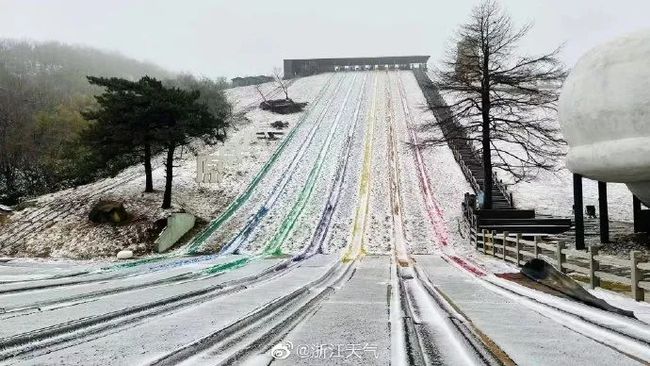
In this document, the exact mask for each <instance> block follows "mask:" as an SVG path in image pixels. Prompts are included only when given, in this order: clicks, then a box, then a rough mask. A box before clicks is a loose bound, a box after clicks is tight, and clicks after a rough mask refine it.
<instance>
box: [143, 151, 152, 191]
mask: <svg viewBox="0 0 650 366" xmlns="http://www.w3.org/2000/svg"><path fill="white" fill-rule="evenodd" d="M144 176H145V183H144V191H145V192H153V174H152V172H151V144H150V143H148V142H145V144H144Z"/></svg>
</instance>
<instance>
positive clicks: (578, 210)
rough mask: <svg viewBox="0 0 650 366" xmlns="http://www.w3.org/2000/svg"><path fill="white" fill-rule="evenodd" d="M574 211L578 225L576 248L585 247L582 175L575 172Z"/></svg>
mask: <svg viewBox="0 0 650 366" xmlns="http://www.w3.org/2000/svg"><path fill="white" fill-rule="evenodd" d="M573 211H574V214H575V225H576V249H578V250H581V249H585V221H584V220H585V216H584V212H583V206H582V175H580V174H573Z"/></svg>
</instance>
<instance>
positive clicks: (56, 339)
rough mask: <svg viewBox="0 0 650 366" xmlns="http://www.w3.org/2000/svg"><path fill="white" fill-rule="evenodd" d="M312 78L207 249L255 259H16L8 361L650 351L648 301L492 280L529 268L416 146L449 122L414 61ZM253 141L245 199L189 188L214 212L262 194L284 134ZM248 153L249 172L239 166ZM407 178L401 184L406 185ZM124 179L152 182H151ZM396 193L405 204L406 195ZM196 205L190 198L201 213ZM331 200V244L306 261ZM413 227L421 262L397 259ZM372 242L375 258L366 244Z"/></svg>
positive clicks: (613, 357)
mask: <svg viewBox="0 0 650 366" xmlns="http://www.w3.org/2000/svg"><path fill="white" fill-rule="evenodd" d="M300 87H302V88H304V90H302V91H300V92H295V94H294V95H293V97H294V99H298V100H299V96H304V95H308V96H309V97H307V96H305V98H309V100H312V101H313V103H312V104H311V105H310V108H309V110H308V111H307V112H305V113H304V114H302V115H296V116H292V117H291V118H293V119H292V120H290V123H292V124H294V125H295V124H299V125H298V126H296V130H295V135H294V137H293V138H292V139H291V140H290V141H289V143H288V144H287V145H286V146H285V148H284V149H283V150H282V151H281V153H280V155H279V156H278V158H277V160H276V162H275V163H273V164H272V166H271V167H270V169H269V171H268V173H267V174H266V175H265V176H264V177H263V178H262V179H261V180H260V181H259V184H257V185H256V186H255V187H254V188H253V189H252V191H251V194H250V196H249V197H248V199H246V200H245V202H244V203H243V204H242V205H241V206H240V207H239V208H238V209H237V210H236V211H235V212H234V213H233V214H232V215H231V216H229V218H227V219H226V220H225V221H224V223H223V225H222V226H220V228H219V229H218V230H217V231H216V232H215V233H214V234H213V235H211V236H209V238H208V240H206V241H205V242H202V243H200V244H201V245H202V246H203V247H204V249H206V248H207V249H210V250H214V249H218V248H220V247H222V246H223V245H224V244H227V243H231V242H233V238H243V239H242V240H239V241H237V243H238V245H241V247H240V248H239V249H240V250H239V254H234V255H233V254H222V255H208V256H194V257H190V258H185V257H174V256H170V257H165V258H154V257H150V258H149V259H151V260H152V261H151V262H126V263H125V265H124V266H115V265H114V264H110V263H106V262H84V261H79V262H77V263H75V262H72V261H46V260H36V261H35V260H20V259H19V260H9V261H8V262H7V263H0V307H2V308H3V309H2V311H0V321H1V322H2V324H3V327H2V329H1V330H0V363H6V364H56V363H66V364H79V365H80V364H84V365H85V364H106V363H110V364H118V365H130V364H143V363H146V364H158V365H160V364H164V365H167V364H215V363H219V362H225V363H228V364H239V363H244V362H245V361H248V362H250V364H260V363H264V364H269V363H271V362H273V361H274V356H275V361H278V362H279V361H281V359H280V358H281V357H284V356H285V353H283V352H285V351H287V352H289V353H288V354H286V356H287V358H286V359H284V361H282V362H284V363H285V364H319V363H321V364H332V363H335V364H336V363H340V364H359V365H371V364H377V365H385V364H388V363H389V362H390V363H391V364H407V363H408V358H407V357H411V358H412V359H417V358H418V357H422V358H424V359H426V360H437V362H438V363H440V364H445V365H466V364H488V362H486V360H488V359H490V360H492V359H494V358H495V357H496V358H498V359H499V360H500V362H501V363H503V364H512V363H516V364H520V365H539V364H567V365H569V364H570V365H581V364H590V365H592V364H593V365H610V364H631V365H632V364H641V363H643V362H648V361H650V354H648V351H647V349H648V347H647V345H648V344H650V343H649V342H650V331H648V329H649V327H648V322H649V321H650V318H648V314H650V311H649V309H650V306H648V305H647V304H645V303H643V304H642V303H637V302H634V301H631V300H629V299H625V298H622V297H621V296H619V295H616V294H613V293H610V292H604V291H601V290H597V291H594V294H596V295H597V296H602V297H604V298H606V299H607V300H608V301H610V302H611V303H612V304H614V305H617V306H620V307H623V308H626V309H630V310H633V311H635V313H636V314H637V317H638V319H639V320H634V319H628V318H622V317H620V316H618V315H613V314H610V313H607V312H604V311H602V310H599V309H594V308H590V307H587V306H586V305H582V304H577V303H575V302H572V301H568V300H566V299H559V298H555V297H553V296H551V295H548V294H544V293H541V292H537V291H535V290H531V289H528V288H524V287H521V286H519V285H516V284H514V283H508V282H504V281H506V280H503V279H500V278H498V277H496V276H494V275H492V274H491V273H492V272H503V271H514V270H516V269H515V268H514V267H512V266H509V265H507V264H504V263H503V262H502V261H498V260H495V259H494V258H487V257H484V256H482V255H480V254H479V253H478V252H476V250H475V249H474V248H472V247H471V246H470V245H469V243H468V240H467V239H465V238H463V237H462V235H461V232H460V230H459V220H460V214H461V213H460V211H461V210H460V207H459V205H460V202H461V200H462V199H463V195H464V193H465V192H467V191H469V189H470V187H469V185H468V183H467V182H466V181H465V179H464V177H463V174H462V172H461V171H460V168H459V167H458V166H457V164H456V163H455V161H454V158H453V156H452V154H451V152H450V151H449V149H448V148H447V147H446V146H440V147H437V148H427V149H421V150H416V149H415V148H414V147H413V146H412V145H410V144H409V142H411V141H412V139H413V138H414V135H413V134H411V132H413V131H415V132H416V134H415V138H416V139H419V140H421V139H424V138H426V137H427V136H428V135H427V134H434V133H439V132H438V131H435V130H427V131H426V132H423V131H422V130H421V127H422V126H424V125H426V124H429V123H430V122H431V121H432V119H433V116H432V114H431V113H430V112H429V111H428V110H426V109H425V108H423V105H424V98H423V96H422V93H421V92H420V90H419V88H418V86H417V83H416V81H415V79H414V77H413V75H412V73H410V72H399V73H397V72H384V71H381V72H358V73H337V74H325V75H319V76H315V77H312V78H305V79H299V80H297V81H296V82H295V83H294V84H293V85H292V88H300ZM292 90H293V89H292ZM296 90H297V89H296ZM244 91H247V92H248V93H249V94H250V95H248V97H246V95H245V92H244ZM236 92H238V91H237V90H233V91H229V93H236ZM239 92H240V93H241V96H240V97H239V98H240V99H241V100H242V101H243V102H241V103H240V107H238V108H242V109H241V110H244V108H243V107H242V106H245V105H247V104H246V103H247V102H246V100H251V101H254V100H255V97H254V96H253V94H252V93H251V90H250V89H241V90H240V91H239ZM303 93H304V94H303ZM246 98H249V99H246ZM248 105H249V106H250V103H248ZM258 113H259V115H258V116H257V117H256V118H257V119H253V118H252V117H251V116H254V115H256V114H258ZM247 116H249V117H250V118H251V122H250V123H249V124H243V125H241V126H240V130H239V131H237V132H235V133H233V135H232V136H233V137H232V138H233V139H235V138H237V136H240V135H239V133H244V132H243V131H248V133H250V134H251V135H252V134H254V132H255V131H256V130H257V129H259V125H255V123H268V122H269V121H271V120H273V118H274V117H275V116H273V115H270V116H265V113H264V112H259V111H256V110H253V109H251V110H249V111H248V112H247ZM264 118H266V120H264ZM260 121H262V122H260ZM373 126H374V128H370V127H373ZM390 130H392V131H393V135H392V138H391V134H390V133H389V131H390ZM351 132H354V133H353V134H352V133H351ZM348 137H349V138H350V143H351V145H350V149H349V151H348V149H347V148H346V142H347V139H348ZM251 138H252V137H251ZM254 141H255V142H257V141H256V140H254ZM238 142H239V144H241V145H242V149H244V148H246V149H249V150H246V151H256V152H257V153H258V154H260V156H259V157H258V158H257V159H253V158H244V157H242V158H237V159H236V160H235V162H234V163H232V164H224V167H226V168H224V169H225V170H226V171H228V172H231V173H232V174H233V175H236V176H238V177H239V178H236V177H232V178H228V179H231V181H230V182H231V183H229V187H230V188H229V189H231V191H228V192H230V193H224V192H226V191H225V190H224V191H223V192H222V191H218V189H224V188H223V187H221V185H222V184H223V182H222V183H214V184H210V185H206V187H205V188H204V189H205V190H206V192H207V193H205V194H204V195H202V196H199V195H198V194H196V197H194V196H192V194H190V193H187V196H183V195H182V194H181V195H180V196H178V197H181V199H182V197H187V198H185V200H187V202H190V203H191V202H194V205H195V206H194V207H195V208H194V210H195V211H194V212H196V213H197V214H200V213H202V214H203V215H204V216H202V217H203V218H204V219H209V218H214V217H216V216H217V215H218V214H219V213H220V212H222V211H223V210H224V208H225V206H226V205H227V204H228V203H229V202H230V201H231V200H232V198H233V197H234V196H235V195H236V194H238V193H240V192H244V191H245V189H246V187H245V186H246V185H247V183H248V182H249V181H251V179H252V177H253V175H254V174H256V172H257V169H259V168H260V167H261V166H262V164H264V161H265V159H268V157H269V156H270V154H271V152H272V150H273V148H274V147H275V145H277V142H276V143H270V145H269V146H268V148H269V149H268V150H267V149H266V148H267V146H266V144H267V143H266V142H261V143H256V144H252V145H251V144H250V143H251V142H252V141H251V140H245V139H244V138H243V137H242V139H241V140H238ZM228 143H229V142H226V144H228ZM233 143H235V142H233ZM393 143H394V145H393ZM246 144H248V145H246ZM251 146H252V147H251ZM393 147H394V148H395V150H392V149H393ZM215 149H216V151H219V150H218V147H217V148H215ZM256 149H259V150H256ZM391 151H394V152H395V154H390V152H391ZM416 152H418V154H416ZM366 153H370V154H371V155H370V156H369V158H368V159H367V160H365V159H364V154H366ZM420 154H421V155H420ZM419 156H421V157H422V162H418V161H417V158H418V157H419ZM345 158H347V159H348V164H347V170H346V173H345V174H344V175H343V176H342V177H343V180H342V184H340V185H339V184H338V183H341V182H340V181H338V180H337V170H338V169H340V168H341V167H342V166H344V165H342V164H341V162H344V161H345ZM188 160H189V161H190V162H191V163H194V160H193V159H188ZM240 161H241V162H243V163H242V164H243V165H242V166H244V167H245V168H246V169H247V170H246V171H245V172H243V173H242V174H241V175H237V174H236V173H234V172H233V171H236V170H237V169H242V168H241V166H240V165H239V164H238V163H240ZM366 161H367V162H368V164H369V165H368V166H367V164H365V162H366ZM190 162H188V163H187V167H186V168H183V167H181V168H179V172H182V171H183V170H187V171H189V172H190V173H191V174H190V173H187V183H186V184H187V185H190V184H191V183H190V182H191V181H192V178H193V173H192V169H193V168H192V167H191V166H190ZM182 165H183V166H185V165H184V164H182ZM227 167H230V168H227ZM366 167H367V168H368V170H367V171H366V170H365V169H364V168H366ZM394 167H396V168H397V169H396V171H390V169H391V168H394ZM134 169H135V168H134ZM249 169H250V170H252V171H248V170H249ZM242 171H243V169H242ZM368 172H369V173H370V174H366V173H368ZM393 173H396V175H395V174H393ZM179 174H181V173H179ZM391 174H393V175H392V176H393V177H395V176H396V177H397V180H398V182H394V181H393V183H394V184H393V185H392V186H391V184H390V182H391ZM423 182H429V183H428V185H430V187H429V186H428V185H425V184H423ZM194 184H195V183H194ZM123 185H133V186H134V187H133V188H131V189H132V190H133V192H134V193H132V194H133V195H136V194H137V193H135V192H137V189H138V188H137V187H138V186H137V185H136V184H135V183H128V184H126V183H124V184H123ZM195 185H196V184H195ZM338 187H340V189H341V191H340V199H339V201H337V202H338V204H337V205H336V206H331V204H332V201H329V202H328V197H330V196H331V193H332V192H337V191H336V190H337V189H338ZM429 188H430V191H431V195H430V197H428V196H427V195H426V191H427V189H429ZM120 189H125V188H111V189H110V190H108V191H111V192H112V191H120ZM366 189H367V190H366ZM181 191H182V189H181ZM188 192H189V191H188ZM219 194H220V195H222V196H223V197H211V196H210V195H219ZM52 196H56V195H52ZM208 196H210V197H208ZM396 196H397V197H398V198H399V201H400V204H398V205H396V206H395V205H394V206H393V207H391V201H392V200H395V197H396ZM364 197H365V198H368V206H367V208H368V210H367V211H366V210H364V209H363V206H364V205H365V204H364V202H366V201H365V200H362V199H361V198H364ZM44 199H45V198H44ZM50 199H52V198H50ZM211 200H213V201H211ZM53 201H55V200H54V199H53ZM187 202H184V201H177V202H176V204H177V205H179V206H180V205H181V203H182V204H183V205H184V206H183V207H186V209H188V210H189V208H187V207H190V206H189V205H190V203H187ZM211 202H212V203H211ZM329 210H334V212H333V214H332V217H331V222H330V223H329V224H328V225H326V227H327V228H328V234H327V235H326V236H325V240H324V243H322V244H323V245H322V249H323V251H324V252H326V253H327V254H322V253H318V251H317V250H316V251H312V252H310V253H312V254H313V255H311V256H306V257H303V256H299V255H298V254H300V253H301V252H302V251H303V249H305V247H306V246H307V245H310V244H311V243H312V241H311V240H312V238H313V237H314V235H315V230H316V225H318V224H319V222H320V221H319V220H320V219H321V218H323V217H325V216H326V214H327V213H328V211H329ZM396 210H398V211H396ZM355 215H362V216H363V215H367V218H368V225H366V226H365V227H362V228H356V227H353V222H356V221H355V220H356V219H358V218H355ZM395 217H401V221H402V222H403V224H404V225H403V230H402V229H400V228H399V224H400V221H398V220H394V218H395ZM258 218H259V219H258ZM359 222H365V220H364V219H363V218H362V219H361V220H359ZM440 225H441V226H442V227H440ZM55 227H56V226H55ZM399 235H403V236H404V239H405V243H404V244H405V247H406V250H407V251H408V252H409V253H408V255H407V257H409V258H407V260H406V261H401V260H400V259H398V260H399V262H397V261H396V255H395V254H396V251H397V249H398V248H396V246H399V245H400V243H399V241H400V238H399V237H398V236H399ZM275 237H279V238H282V240H281V241H280V242H279V249H281V250H280V252H281V253H280V254H279V255H278V253H277V252H275V251H273V255H266V254H268V249H269V245H270V244H269V243H273V240H272V238H275ZM358 238H361V240H362V241H363V245H364V247H365V249H366V253H365V254H364V253H363V252H362V253H360V254H359V255H357V254H355V253H353V254H352V255H348V254H347V253H348V251H347V250H348V249H350V248H349V247H350V245H351V244H352V243H351V241H352V240H357V239H358ZM396 238H397V239H396ZM182 249H183V248H181V249H179V251H178V253H177V254H181V253H182ZM344 253H345V255H344V256H342V254H344ZM419 254H421V255H419ZM342 257H343V258H342ZM341 258H342V259H343V260H341ZM154 259H155V261H154ZM472 266H477V267H478V268H477V269H476V270H474V271H473V270H471V268H472ZM399 329H404V331H396V330H399ZM406 341H408V342H409V345H410V346H409V347H408V348H407V347H406ZM323 347H325V348H326V349H324V348H323ZM337 351H338V352H339V353H338V354H339V355H340V356H338V357H337V356H336V355H337V353H336V352H337ZM322 352H324V353H322ZM355 352H356V353H355ZM357 353H358V356H357ZM346 356H347V357H346ZM631 356H633V357H631ZM634 357H636V359H635V358H634ZM282 362H280V363H282Z"/></svg>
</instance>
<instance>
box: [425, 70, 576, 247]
mask: <svg viewBox="0 0 650 366" xmlns="http://www.w3.org/2000/svg"><path fill="white" fill-rule="evenodd" d="M413 73H414V75H415V79H416V80H417V82H418V85H419V86H420V89H422V93H423V94H424V97H425V98H426V100H427V104H428V105H429V108H430V109H431V110H432V111H433V114H434V116H435V117H436V119H437V120H438V121H445V123H441V124H439V126H440V127H441V130H442V133H443V135H444V137H445V140H446V141H447V144H448V145H449V148H450V149H451V151H452V153H453V154H454V158H455V159H456V162H457V163H458V165H459V166H460V169H461V170H462V172H463V174H464V175H465V178H466V179H467V181H468V182H469V183H470V185H471V186H472V189H473V190H474V193H475V194H478V193H479V192H482V189H483V181H484V180H485V175H484V173H483V163H482V159H481V157H480V154H479V153H478V152H477V151H476V149H475V148H474V146H473V145H472V144H471V143H470V142H468V141H469V139H468V138H467V137H468V136H467V132H466V130H465V129H464V128H462V127H461V125H460V123H459V122H458V121H456V120H455V119H454V118H453V115H452V113H451V111H450V109H449V107H448V106H447V103H446V102H445V100H444V99H443V98H442V96H441V95H440V92H439V91H438V88H437V87H436V86H435V84H434V83H433V81H431V79H429V76H428V75H427V74H426V73H425V72H424V71H422V70H419V69H417V70H413ZM492 182H493V184H492V209H476V202H475V201H476V198H475V195H470V194H469V193H468V194H466V196H465V200H464V202H463V211H464V215H465V218H466V219H467V222H468V223H469V225H470V228H471V229H472V230H473V232H474V235H476V233H477V232H479V231H480V230H488V231H490V232H495V231H496V232H510V233H522V234H557V233H561V232H564V231H567V230H569V229H570V228H571V220H570V219H558V218H549V217H544V218H540V217H536V216H535V211H534V210H517V209H516V208H515V205H514V201H513V198H512V193H510V192H508V189H507V187H506V185H505V184H504V183H503V181H501V180H500V179H499V178H498V177H497V174H496V173H493V175H492Z"/></svg>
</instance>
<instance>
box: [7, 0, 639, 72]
mask: <svg viewBox="0 0 650 366" xmlns="http://www.w3.org/2000/svg"><path fill="white" fill-rule="evenodd" d="M476 3H477V0H412V1H404V0H402V1H383V0H326V1H309V0H228V1H225V0H182V1H181V0H148V1H145V0H110V1H108V0H107V1H99V0H55V1H53V0H40V1H38V0H0V37H4V38H21V39H34V40H57V41H63V42H68V43H77V44H85V45H90V46H94V47H99V48H104V49H110V50H116V51H119V52H121V53H123V54H125V55H127V56H130V57H133V58H136V59H140V60H147V61H152V62H155V63H157V64H159V65H161V66H163V67H165V68H167V69H170V70H172V71H189V72H192V73H195V74H201V75H205V76H209V77H216V76H227V77H234V76H237V75H251V74H260V73H262V74H268V73H270V72H271V71H272V70H273V67H276V66H281V65H282V59H283V58H313V57H346V56H348V57H352V56H381V55H408V54H426V55H431V56H432V58H431V61H430V63H435V62H436V61H437V60H439V59H440V57H441V56H442V55H443V54H444V50H445V48H446V47H447V46H448V44H449V40H450V37H451V35H452V33H453V31H454V30H455V29H456V28H457V26H458V24H460V23H462V22H464V21H466V20H467V18H468V15H469V13H470V9H471V8H472V6H473V5H475V4H476ZM502 4H503V5H504V6H505V7H506V8H507V9H508V11H509V12H510V14H511V15H512V17H513V19H514V21H515V22H516V23H518V24H522V23H525V22H528V21H533V22H534V24H535V27H534V28H533V30H532V32H531V33H530V35H529V36H528V38H527V39H526V41H525V42H524V44H523V45H522V50H523V51H526V52H533V53H534V52H542V51H548V50H550V49H552V48H554V47H555V46H557V45H558V44H560V43H562V42H566V47H565V49H564V51H563V54H562V58H563V60H564V61H565V63H566V64H567V65H568V66H572V65H573V64H574V63H575V61H576V60H577V59H578V58H579V57H580V55H581V54H583V53H584V52H585V51H587V50H588V49H589V48H591V47H593V46H595V45H597V44H599V43H602V42H604V41H606V40H609V39H611V38H613V37H616V36H617V35H621V34H625V33H628V32H631V31H635V30H639V29H643V28H649V27H650V1H649V0H503V1H502Z"/></svg>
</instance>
